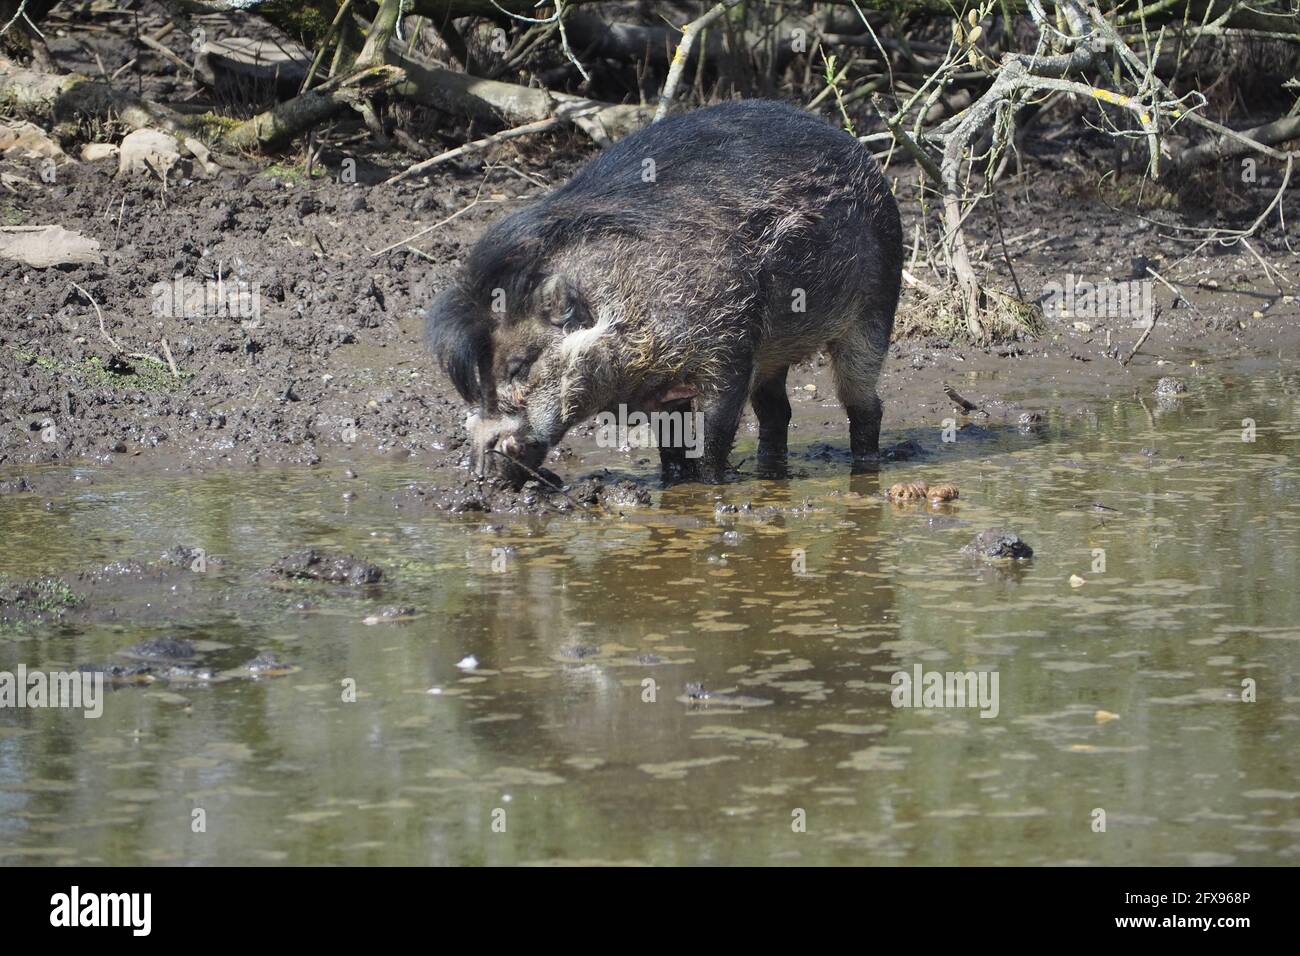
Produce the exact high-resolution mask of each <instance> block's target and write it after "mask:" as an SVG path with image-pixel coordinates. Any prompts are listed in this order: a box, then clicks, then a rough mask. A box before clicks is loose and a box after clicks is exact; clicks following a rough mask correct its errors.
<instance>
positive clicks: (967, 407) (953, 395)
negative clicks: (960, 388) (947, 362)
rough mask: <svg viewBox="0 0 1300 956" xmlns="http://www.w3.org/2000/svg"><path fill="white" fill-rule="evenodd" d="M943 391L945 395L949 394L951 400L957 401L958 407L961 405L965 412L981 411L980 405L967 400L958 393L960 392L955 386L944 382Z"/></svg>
mask: <svg viewBox="0 0 1300 956" xmlns="http://www.w3.org/2000/svg"><path fill="white" fill-rule="evenodd" d="M943 393H944V394H945V395H947V396H948V398H949V399H950V400H951V401H953V402H955V403H956V404H957V406H958V407H959V408H960V409H961V410H962V411H963V412H977V411H979V406H978V405H976V404H975V403H974V402H968V401H966V399H964V398H962V397H961V396H960V395H958V394H957V390H956V389H954V388H953V387H952V386H951V385H949V384H948V383H947V382H944V383H943Z"/></svg>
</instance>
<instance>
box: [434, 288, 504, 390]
mask: <svg viewBox="0 0 1300 956" xmlns="http://www.w3.org/2000/svg"><path fill="white" fill-rule="evenodd" d="M425 335H426V336H427V338H428V340H429V346H430V348H432V349H433V353H434V354H435V355H436V356H438V361H439V362H440V363H441V364H442V367H443V370H444V371H445V372H446V373H447V377H448V378H450V379H451V383H452V384H453V385H455V386H456V391H457V392H459V393H460V397H461V398H463V399H465V401H467V402H476V401H479V400H480V399H481V398H484V397H485V396H484V394H483V391H484V390H483V389H482V388H481V384H482V383H483V381H484V379H486V378H488V377H489V376H488V375H486V374H484V373H485V372H486V370H487V369H489V368H490V367H491V364H492V335H491V331H490V329H489V328H488V327H487V326H486V325H485V324H484V323H482V322H481V321H479V320H478V318H477V311H476V310H475V308H474V305H473V303H472V302H470V301H469V299H468V298H467V297H466V296H465V295H464V293H463V292H461V290H460V289H459V288H458V287H456V286H454V285H453V286H451V287H449V288H447V289H444V290H443V291H442V292H441V293H440V294H439V295H438V297H437V298H436V299H434V300H433V305H431V306H430V307H429V312H428V315H427V316H426V317H425ZM489 384H490V382H489Z"/></svg>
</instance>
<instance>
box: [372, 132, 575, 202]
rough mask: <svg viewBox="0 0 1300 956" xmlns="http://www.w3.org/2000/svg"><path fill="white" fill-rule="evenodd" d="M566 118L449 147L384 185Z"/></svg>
mask: <svg viewBox="0 0 1300 956" xmlns="http://www.w3.org/2000/svg"><path fill="white" fill-rule="evenodd" d="M566 119H568V117H566V116H561V115H556V116H551V117H548V118H546V119H544V120H538V121H537V122H535V123H525V124H524V125H523V126H516V127H515V128H514V129H507V130H503V131H501V132H500V133H493V134H492V135H491V136H484V137H483V138H482V139H476V140H474V141H473V142H471V143H466V144H465V145H464V146H457V147H456V148H455V149H449V150H447V151H446V152H445V153H439V154H438V155H437V156H431V157H429V158H428V159H422V160H420V162H418V163H415V164H414V165H412V166H408V167H407V168H406V169H404V170H402V171H401V172H400V173H398V174H397V175H396V176H390V177H389V178H388V179H386V180H385V181H384V185H385V186H391V185H393V184H394V183H399V182H401V181H402V180H403V179H409V178H410V177H412V176H418V175H419V174H420V173H422V172H424V171H425V170H426V169H430V168H431V167H433V166H437V165H438V164H439V163H445V162H447V161H448V160H452V159H455V158H456V157H458V156H464V155H466V154H468V153H474V152H477V151H479V150H481V149H487V148H488V147H489V146H494V145H496V144H497V143H504V142H505V141H506V140H508V139H515V138H517V137H519V136H527V135H528V134H529V133H540V132H542V131H544V130H548V129H554V128H555V127H556V126H559V125H560V124H561V123H563V122H565V120H566Z"/></svg>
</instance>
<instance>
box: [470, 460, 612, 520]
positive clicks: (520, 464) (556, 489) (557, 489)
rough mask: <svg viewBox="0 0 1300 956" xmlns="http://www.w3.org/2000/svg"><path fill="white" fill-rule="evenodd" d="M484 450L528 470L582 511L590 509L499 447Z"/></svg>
mask: <svg viewBox="0 0 1300 956" xmlns="http://www.w3.org/2000/svg"><path fill="white" fill-rule="evenodd" d="M486 451H487V453H488V454H490V455H500V456H501V457H502V458H504V459H506V460H507V461H508V462H510V463H511V464H512V465H514V466H515V467H516V468H522V469H523V470H524V471H526V472H528V473H529V474H530V475H532V476H533V477H534V478H536V479H537V480H538V481H540V482H541V483H542V484H544V485H546V487H548V488H550V489H551V490H552V491H558V492H559V493H560V494H562V495H564V497H566V498H568V499H569V501H570V502H571V503H572V504H575V505H577V506H578V507H579V508H581V509H582V510H583V511H588V510H590V509H589V508H588V507H587V506H586V505H584V504H583V503H582V502H581V501H578V500H577V499H576V498H574V497H573V496H572V495H570V494H569V493H568V492H567V491H565V490H564V489H563V488H561V487H560V486H559V485H557V484H556V483H555V482H553V481H551V480H550V479H548V478H547V477H546V476H545V475H542V474H540V473H539V472H536V471H534V470H533V469H531V468H529V467H528V466H527V465H525V464H524V463H523V462H522V461H516V460H515V459H513V458H511V457H510V456H509V455H507V454H506V453H505V452H503V451H501V450H500V449H499V448H488V449H486Z"/></svg>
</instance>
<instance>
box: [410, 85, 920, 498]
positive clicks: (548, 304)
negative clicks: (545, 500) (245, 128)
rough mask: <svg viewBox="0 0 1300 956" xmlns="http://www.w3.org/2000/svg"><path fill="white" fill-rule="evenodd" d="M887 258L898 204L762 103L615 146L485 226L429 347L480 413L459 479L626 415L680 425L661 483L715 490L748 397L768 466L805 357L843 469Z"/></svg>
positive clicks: (860, 443)
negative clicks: (831, 419)
mask: <svg viewBox="0 0 1300 956" xmlns="http://www.w3.org/2000/svg"><path fill="white" fill-rule="evenodd" d="M902 255H903V249H902V228H901V225H900V223H899V217H898V206H897V204H896V203H895V202H894V199H893V197H892V196H891V195H890V191H889V187H888V186H887V184H886V183H885V181H884V178H883V177H882V175H881V173H880V168H879V166H878V165H877V164H876V162H875V160H873V159H872V158H871V155H870V154H869V153H868V152H867V150H866V149H865V148H864V147H863V146H862V145H861V144H860V143H858V141H857V140H856V139H854V138H853V137H852V136H850V135H849V134H847V133H845V132H844V131H843V130H839V129H836V128H834V127H832V126H829V125H828V124H826V123H824V122H823V121H822V120H820V119H818V118H816V117H814V116H811V115H809V114H807V113H804V112H803V111H801V110H798V109H795V108H793V107H790V106H786V105H783V104H780V103H774V102H768V101H762V100H749V101H744V102H737V103H727V104H724V105H721V106H715V107H710V108H708V109H702V110H696V111H694V112H690V113H685V114H682V115H679V116H675V117H671V118H669V119H667V120H665V121H663V122H661V123H657V124H654V125H653V126H650V127H649V128H647V129H644V130H642V131H640V132H638V133H635V134H633V135H631V136H628V137H627V138H625V139H623V140H622V141H620V142H619V143H618V144H616V145H615V146H613V147H611V148H610V149H608V150H606V151H605V152H603V153H601V154H600V155H599V156H597V157H596V158H595V159H593V160H592V161H591V162H590V163H588V164H587V165H586V166H585V167H584V168H583V169H582V170H581V171H579V172H578V174H577V175H576V176H574V177H573V179H571V180H570V181H569V182H568V183H567V184H566V185H564V186H562V187H561V188H559V189H557V190H555V191H554V192H552V193H550V194H549V195H547V196H546V197H544V198H542V199H541V200H539V201H537V202H536V203H533V204H532V205H530V206H528V207H526V208H524V209H521V210H519V211H518V212H515V213H513V214H511V215H509V216H507V217H505V218H504V219H502V220H500V221H498V222H496V223H495V224H493V225H492V226H491V227H490V228H489V229H488V230H487V231H486V232H485V233H484V234H483V237H482V238H481V239H480V240H479V242H478V243H477V244H476V245H475V247H474V249H473V251H472V252H471V253H470V255H469V258H468V260H467V261H466V263H465V264H464V266H463V267H462V269H461V271H460V273H459V274H458V275H457V277H456V279H455V281H454V282H453V283H452V284H451V285H450V286H449V287H448V288H447V289H445V290H444V291H443V292H442V293H441V294H440V295H439V296H438V297H437V299H436V300H435V301H434V303H433V305H432V307H431V308H430V310H429V315H428V334H429V339H430V342H431V345H432V347H433V349H434V351H435V353H436V354H437V355H438V357H439V360H440V361H441V363H442V366H443V368H444V369H445V370H446V372H447V374H448V375H449V377H450V378H451V380H452V383H453V384H454V385H455V387H456V390H457V391H458V392H459V393H460V395H461V396H462V397H463V398H464V399H465V400H466V401H468V402H472V403H475V404H477V406H478V411H477V414H476V415H475V416H473V417H472V418H471V439H472V445H473V449H474V460H475V467H476V468H477V469H478V470H479V471H480V472H482V473H491V474H495V475H498V476H500V477H502V478H505V479H506V480H508V481H510V482H511V483H513V484H516V485H518V484H520V483H522V482H523V481H525V480H527V478H528V477H529V476H530V470H533V471H535V470H536V469H537V468H538V467H539V466H540V465H541V463H542V461H543V460H544V459H545V457H546V453H547V451H548V450H549V449H550V448H552V447H553V446H554V445H555V444H556V443H557V442H558V441H559V440H560V439H561V438H562V437H563V436H564V434H565V433H566V432H567V431H568V430H569V429H570V428H572V427H573V426H574V425H576V424H577V423H579V422H581V421H584V420H586V419H589V418H592V417H593V416H595V415H597V414H598V413H600V412H608V413H611V414H615V415H618V414H624V415H628V414H630V412H629V410H630V411H631V412H643V413H653V412H661V413H665V412H666V413H674V414H691V413H692V411H693V410H694V411H695V412H697V413H698V414H699V416H700V418H699V422H700V424H701V426H702V442H701V443H700V444H699V446H698V448H697V449H695V451H697V452H698V453H697V454H690V455H688V454H687V452H688V450H691V449H688V448H686V447H684V445H685V442H672V441H669V442H666V443H660V446H659V453H660V461H661V464H662V467H663V470H664V474H665V477H666V478H674V479H699V480H704V481H709V482H717V481H721V480H722V479H723V477H724V475H725V473H726V469H727V456H728V454H729V453H730V451H731V447H732V443H733V442H734V440H735V436H736V429H737V426H738V425H739V421H740V416H741V413H742V411H743V409H744V405H745V401H746V400H747V399H748V400H749V402H750V403H751V404H752V405H753V408H754V412H755V415H756V416H757V418H758V424H759V450H758V456H759V462H760V465H762V466H767V467H779V465H780V463H782V462H783V461H784V459H785V454H786V433H787V429H788V425H789V421H790V402H789V399H788V397H787V395H786V373H787V371H788V370H789V367H790V366H791V365H792V364H794V363H796V362H799V361H801V360H803V359H806V358H808V357H810V356H811V355H813V354H814V353H815V352H816V351H817V350H818V349H821V348H825V349H826V351H827V352H828V353H829V355H830V358H831V364H832V368H833V371H834V375H835V383H836V388H837V391H838V394H839V399H840V401H841V402H842V403H843V405H844V408H845V411H846V412H847V413H848V418H849V442H850V447H851V450H852V453H853V461H854V463H855V465H861V464H865V463H869V462H871V461H873V460H874V459H875V457H876V454H877V450H878V445H879V439H880V418H881V403H880V399H879V397H878V396H877V394H876V381H877V379H878V377H879V375H880V366H881V363H882V362H883V360H884V356H885V353H886V350H887V348H888V346H889V337H890V333H891V332H892V330H893V324H894V310H895V308H896V307H897V305H898V292H899V283H900V277H901V272H902ZM620 409H621V411H620ZM684 431H685V430H684V429H682V433H684ZM520 466H523V467H520Z"/></svg>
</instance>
